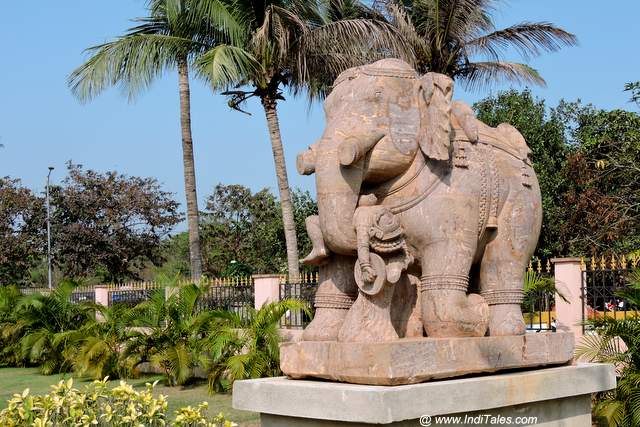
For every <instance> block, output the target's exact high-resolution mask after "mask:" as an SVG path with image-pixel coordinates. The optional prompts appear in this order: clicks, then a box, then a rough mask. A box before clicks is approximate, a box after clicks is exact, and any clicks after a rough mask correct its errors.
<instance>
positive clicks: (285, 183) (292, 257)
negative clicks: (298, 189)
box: [261, 96, 300, 278]
mask: <svg viewBox="0 0 640 427" xmlns="http://www.w3.org/2000/svg"><path fill="white" fill-rule="evenodd" d="M261 100H262V106H263V107H264V113H265V115H266V116H267V125H268V127H269V137H270V138H271V149H272V150H273V161H274V163H275V166H276V177H277V179H278V190H279V191H280V206H282V223H283V224H284V239H285V242H286V245H287V267H288V269H289V277H291V278H298V277H300V269H299V265H298V238H297V236H296V223H295V220H294V217H293V205H292V204H291V196H290V194H289V179H288V178H287V165H286V164H285V161H284V150H283V148H282V137H281V135H280V124H279V122H278V112H277V107H276V100H275V99H273V98H271V97H269V96H263V97H262V99H261Z"/></svg>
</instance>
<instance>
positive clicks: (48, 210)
mask: <svg viewBox="0 0 640 427" xmlns="http://www.w3.org/2000/svg"><path fill="white" fill-rule="evenodd" d="M52 171H53V166H49V173H48V174H47V280H48V282H49V289H52V288H53V284H52V281H51V218H50V216H51V208H50V203H49V179H50V178H51V172H52Z"/></svg>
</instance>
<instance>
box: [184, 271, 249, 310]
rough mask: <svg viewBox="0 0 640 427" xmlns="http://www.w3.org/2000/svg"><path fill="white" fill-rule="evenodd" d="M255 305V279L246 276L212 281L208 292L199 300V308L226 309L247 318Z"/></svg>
mask: <svg viewBox="0 0 640 427" xmlns="http://www.w3.org/2000/svg"><path fill="white" fill-rule="evenodd" d="M253 305H254V286H253V279H252V278H251V277H244V278H234V279H233V280H227V281H225V280H217V281H214V282H212V283H210V286H209V288H208V289H207V290H206V293H205V294H204V295H203V296H202V298H200V300H199V301H198V305H197V310H198V311H206V310H226V311H230V312H234V313H238V314H239V315H240V316H241V317H242V318H243V319H247V318H248V316H249V313H250V311H251V307H253Z"/></svg>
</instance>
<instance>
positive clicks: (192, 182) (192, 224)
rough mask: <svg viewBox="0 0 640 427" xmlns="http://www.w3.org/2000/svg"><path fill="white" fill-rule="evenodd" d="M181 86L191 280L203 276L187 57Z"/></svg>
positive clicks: (181, 70) (182, 64)
mask: <svg viewBox="0 0 640 427" xmlns="http://www.w3.org/2000/svg"><path fill="white" fill-rule="evenodd" d="M178 76H179V84H180V126H181V128H182V163H183V168H184V190H185V194H186V196H187V225H188V229H189V258H190V261H191V279H192V280H199V279H200V276H202V256H201V254H200V231H199V229H198V226H199V221H198V215H199V214H198V195H197V193H196V172H195V165H194V161H193V139H192V138H191V99H190V98H191V94H190V89H189V66H188V64H187V59H186V58H185V57H182V58H179V59H178Z"/></svg>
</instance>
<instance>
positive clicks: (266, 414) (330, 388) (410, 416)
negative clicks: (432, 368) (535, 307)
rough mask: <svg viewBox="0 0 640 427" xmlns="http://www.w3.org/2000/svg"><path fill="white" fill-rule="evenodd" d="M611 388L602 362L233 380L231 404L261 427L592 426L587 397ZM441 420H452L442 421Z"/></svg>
mask: <svg viewBox="0 0 640 427" xmlns="http://www.w3.org/2000/svg"><path fill="white" fill-rule="evenodd" d="M615 385H616V377H615V371H614V368H613V366H612V365H604V364H579V365H574V366H563V367H558V368H546V369H538V370H529V371H519V372H509V373H502V374H494V375H484V376H477V377H472V378H458V379H453V380H444V381H433V382H429V383H422V384H411V385H402V386H371V385H357V384H343V383H333V382H326V381H307V380H290V379H287V378H284V377H279V378H264V379H257V380H245V381H236V382H235V384H234V386H233V407H234V408H235V409H240V410H246V411H253V412H259V413H260V414H261V425H262V427H276V426H278V427H288V426H297V427H312V426H313V427H334V426H344V427H364V426H370V425H375V424H384V425H390V426H394V427H396V426H403V427H405V426H406V427H408V426H411V427H416V426H421V425H422V426H438V425H474V426H476V425H480V426H489V425H508V424H511V425H520V426H523V425H536V426H546V427H561V426H562V427H590V426H591V393H595V392H600V391H605V390H610V389H612V388H614V387H615ZM443 416H451V417H456V418H448V419H447V418H440V417H443ZM457 417H460V418H457ZM500 417H502V418H500ZM509 417H511V420H510V422H508V421H507V420H508V419H509ZM501 420H503V421H502V422H501Z"/></svg>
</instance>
